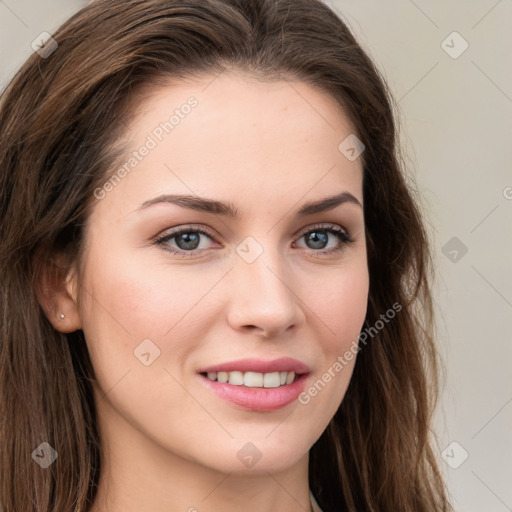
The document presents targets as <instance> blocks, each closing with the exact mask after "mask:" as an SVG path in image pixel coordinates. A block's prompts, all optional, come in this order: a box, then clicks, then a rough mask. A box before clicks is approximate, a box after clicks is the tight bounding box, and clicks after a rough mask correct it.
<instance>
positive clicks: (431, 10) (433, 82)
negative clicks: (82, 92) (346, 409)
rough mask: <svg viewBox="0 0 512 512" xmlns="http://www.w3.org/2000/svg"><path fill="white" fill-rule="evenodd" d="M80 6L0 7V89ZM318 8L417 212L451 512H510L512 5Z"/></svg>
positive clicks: (348, 2)
mask: <svg viewBox="0 0 512 512" xmlns="http://www.w3.org/2000/svg"><path fill="white" fill-rule="evenodd" d="M83 3H84V2H80V1H78V0H51V1H50V0H47V1H44V2H42V1H40V0H37V1H36V0H3V1H0V63H1V64H0V84H4V83H5V81H6V80H7V79H8V78H10V77H11V76H12V74H13V72H14V70H15V69H16V68H17V67H18V66H19V65H20V64H21V63H22V61H23V60H24V59H25V58H26V57H27V56H28V55H29V54H30V53H31V51H32V49H31V47H30V44H31V42H32V41H33V40H34V39H35V38H36V36H38V35H39V34H40V33H41V32H43V31H47V32H51V31H52V30H54V29H56V28H57V27H58V26H59V25H60V23H61V22H62V21H64V20H65V19H66V18H67V17H68V16H69V15H71V14H72V13H73V12H74V11H75V10H76V9H77V8H78V7H79V6H80V5H82V4H83ZM326 3H328V4H329V5H331V6H333V7H334V8H335V9H337V10H338V12H340V13H342V15H343V17H344V18H345V19H346V21H348V23H349V25H350V26H351V28H352V30H353V31H354V33H355V35H356V37H357V38H358V39H359V41H360V42H361V44H362V45H363V46H364V47H365V48H366V49H367V50H368V51H369V52H370V54H371V55H372V56H373V58H374V60H375V61H376V63H377V65H378V67H379V68H380V69H381V70H382V72H383V73H384V75H385V76H386V77H387V79H388V81H389V83H390V85H391V88H392V90H393V92H394V94H395V96H396V98H397V100H399V104H398V105H399V115H400V120H401V125H402V130H403V131H402V139H403V142H404V145H406V147H407V148H408V149H407V154H408V160H409V163H410V166H411V169H412V171H413V172H414V173H415V174H416V177H417V181H418V185H419V188H420V190H421V193H422V197H423V203H424V206H425V208H426V209H427V211H428V217H429V223H430V225H431V232H432V236H433V239H434V249H435V252H436V276H437V288H436V300H437V304H438V310H439V319H438V324H439V326H438V339H439V343H440V346H441V350H442V352H443V354H444V357H445V363H446V370H447V371H446V381H445V387H444V392H443V399H442V404H441V405H442V407H441V408H440V410H439V414H438V417H437V430H438V433H439V437H440V446H439V457H440V460H441V463H442V466H443V470H444V471H445V473H446V476H447V478H448V480H449V484H450V489H451V492H452V494H453V497H454V500H455V503H456V510H457V511H461V512H462V511H464V512H483V511H485V512H502V511H503V512H505V511H506V510H512V488H511V486H510V481H511V478H512V370H511V362H512V343H511V333H512V270H511V268H512V265H511V263H512V241H511V238H512V229H511V227H512V58H511V54H512V31H511V30H510V27H511V26H512V1H510V0H501V1H495V0H486V1H483V0H478V1H476V0H475V1H471V2H470V1H463V0H457V1H444V2H441V1H420V0H415V1H414V2H413V1H412V0H400V1H398V0H387V1H386V2H384V1H382V0H371V1H370V0H332V1H330V2H326ZM454 31H456V32H458V33H459V34H460V35H461V36H462V38H463V39H460V38H458V36H453V35H452V36H450V37H448V36H449V35H450V34H452V32H454ZM447 37H448V38H447ZM445 40H446V42H445V43H444V44H442V42H443V41H445ZM464 40H465V41H466V42H467V44H468V47H467V49H466V50H465V51H464V52H463V53H461V54H460V55H458V53H459V52H460V51H461V50H462V49H463V48H464V46H465V43H464ZM443 47H444V48H443ZM449 53H451V54H452V56H450V55H449ZM453 57H456V58H453ZM507 187H508V188H507ZM465 250H467V252H466V253H465V254H464V251H465ZM452 442H456V443H457V444H455V445H451V446H450V443H452ZM447 447H448V449H447V450H445V449H446V448H447ZM466 453H467V454H468V457H467V459H466V460H464V456H465V454H466ZM443 457H444V458H443Z"/></svg>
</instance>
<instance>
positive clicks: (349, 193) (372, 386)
mask: <svg viewBox="0 0 512 512" xmlns="http://www.w3.org/2000/svg"><path fill="white" fill-rule="evenodd" d="M0 126H1V131H0V148H1V150H0V151H1V153H0V154H1V157H0V162H1V165H0V168H1V173H0V176H1V177H0V179H1V182H0V185H1V187H0V189H1V196H0V197H1V200H0V207H1V211H2V223H1V230H2V231H1V235H2V247H1V252H0V254H1V265H0V268H1V271H2V275H1V281H2V290H3V293H2V315H3V317H2V325H1V329H2V336H1V345H0V346H1V362H0V365H1V369H0V376H1V386H0V390H1V391H0V393H1V401H0V403H1V407H2V418H3V421H2V430H1V436H2V438H1V439H2V459H3V460H2V462H3V463H2V464H1V478H0V482H1V483H0V486H1V487H0V488H1V494H0V503H1V506H2V510H3V511H4V512H13V511H19V510H23V511H32V510H33V511H45V512H46V511H54V512H57V511H58V512H63V511H90V512H93V511H102V512H110V511H117V510H122V511H123V512H131V511H135V510H137V511H140V510H145V511H148V512H160V511H169V510H173V511H174V510H189V511H194V510H198V511H217V510H223V511H230V510H233V511H234V510H240V509H241V508H243V509H244V510H246V511H248V512H249V511H256V510H257V511H262V510H269V511H270V510H280V511H296V510H305V511H307V510H315V511H318V510H323V511H324V512H327V511H341V510H347V511H354V512H355V511H363V510H372V511H391V510H392V511H413V510H414V511H447V510H451V508H450V505H449V503H448V500H447V497H446V491H445V488H444V484H443V481H442V478H441V475H440V472H439V469H438V466H437V459H436V455H435V453H434V451H433V448H432V446H433V444H432V439H431V438H430V422H431V415H432V411H433V407H434V403H435V398H436V394H437V364H438V363H437V355H436V350H435V345H434V343H433V339H432V325H433V324H432V321H433V319H432V298H431V293H430V288H429V282H428V279H427V277H428V272H429V269H430V265H431V260H430V255H429V248H428V243H427V237H426V234H425V230H424V227H423V224H422V220H421V216H420V212H419V208H418V206H417V205H416V203H415V201H414V197H413V194H414V192H413V190H412V188H411V186H410V185H408V184H407V183H406V179H405V178H404V175H403V173H402V170H401V168H400V165H399V159H398V156H397V155H398V148H397V147H396V142H397V141H396V129H395V124H394V119H393V115H392V108H391V96H390V94H389V93H388V90H387V87H386V85H385V82H384V80H383V79H382V78H381V77H380V75H379V73H378V72H377V70H376V68H375V67H374V65H373V64H372V62H371V61H370V59H369V58H368V57H367V55H366V54H365V53H364V52H363V50H362V49H361V47H360V46H359V45H358V44H357V42H356V41H355V39H354V37H353V36H352V35H351V33H350V32H349V30H348V28H347V27H346V25H345V24H344V23H343V22H342V21H341V20H340V19H339V18H338V17H337V16H336V15H335V14H334V13H333V12H332V11H331V10H329V9H328V8H327V7H326V6H325V5H323V4H322V3H321V2H319V1H317V0H207V1H198V0H166V1H162V0H136V1H133V2H126V1H123V0H97V1H93V2H92V3H90V4H89V5H88V6H87V7H85V8H84V9H82V10H81V11H80V12H79V13H78V14H76V15H75V16H73V17H72V18H71V19H70V20H68V21H67V22H66V23H65V24H64V25H63V26H62V27H61V28H60V29H59V30H58V31H57V32H56V33H55V34H54V35H53V38H52V39H51V40H50V41H49V42H48V43H47V44H46V45H45V46H44V47H43V48H40V49H39V50H38V52H37V53H35V54H34V55H32V56H31V57H30V58H29V59H28V61H27V62H26V63H25V65H24V66H23V67H22V68H21V70H20V71H19V72H18V74H17V75H16V76H15V77H14V79H13V80H12V82H11V83H10V84H9V85H8V87H7V88H6V90H5V91H4V92H3V95H2V98H1V104H0Z"/></svg>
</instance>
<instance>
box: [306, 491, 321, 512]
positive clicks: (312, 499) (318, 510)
mask: <svg viewBox="0 0 512 512" xmlns="http://www.w3.org/2000/svg"><path fill="white" fill-rule="evenodd" d="M309 501H310V502H311V508H312V509H313V512H323V510H322V509H321V508H320V506H319V505H318V503H317V502H316V500H315V497H314V496H313V493H312V492H311V490H310V491H309Z"/></svg>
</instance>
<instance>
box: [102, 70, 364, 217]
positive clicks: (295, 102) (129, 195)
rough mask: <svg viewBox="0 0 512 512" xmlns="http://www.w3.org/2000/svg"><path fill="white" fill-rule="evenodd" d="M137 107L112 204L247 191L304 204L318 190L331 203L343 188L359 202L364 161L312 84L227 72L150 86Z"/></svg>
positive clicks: (346, 127)
mask: <svg viewBox="0 0 512 512" xmlns="http://www.w3.org/2000/svg"><path fill="white" fill-rule="evenodd" d="M135 101H136V102H137V101H138V103H136V106H137V110H136V114H135V115H134V116H133V117H132V118H131V120H130V121H129V123H128V124H127V129H126V137H125V139H124V140H123V143H124V147H125V148H126V151H125V153H124V155H123V157H122V158H121V159H120V160H119V161H118V162H117V165H118V167H119V168H121V167H122V166H124V168H125V170H126V171H128V172H123V173H122V174H123V179H122V180H118V181H119V182H118V183H116V185H115V187H114V188H115V190H114V193H109V194H107V199H109V201H110V200H114V199H115V198H114V196H116V197H117V198H120V197H122V198H123V201H124V202H125V203H127V204H128V205H129V206H130V207H132V209H133V208H136V207H137V206H139V205H140V203H141V202H142V199H144V200H147V199H149V197H150V196H151V195H155V194H157V193H169V192H180V193H188V194H190V193H193V194H200V195H209V196H219V197H222V196H223V197H224V198H226V197H229V199H230V200H232V199H233V195H234V193H235V194H236V193H239V194H245V192H244V191H247V190H252V191H253V192H254V191H257V192H259V195H260V197H263V198H266V199H267V200H269V201H270V200H272V199H274V200H278V199H282V198H283V194H286V195H287V196H288V197H290V199H292V198H293V197H296V198H297V199H298V198H299V197H300V196H304V195H305V194H307V193H308V189H309V190H311V189H312V188H316V189H318V194H320V195H321V194H322V193H323V195H325V193H329V194H331V195H332V193H333V190H332V188H333V187H334V186H335V185H338V184H339V185H340V187H341V186H348V187H352V190H351V192H352V193H357V194H358V198H359V199H360V200H361V202H362V197H361V191H360V187H361V180H362V168H361V161H360V159H357V160H355V161H349V160H348V159H347V158H345V156H344V155H343V154H342V153H341V152H340V150H339V148H338V146H339V145H340V143H341V142H342V141H343V140H344V139H346V137H347V136H349V135H350V134H352V133H353V128H352V125H351V123H350V120H349V119H348V117H347V116H346V115H345V113H344V112H343V110H342V108H341V107H340V105H339V104H338V103H337V102H336V100H335V99H334V98H333V97H331V96H330V95H328V94H327V93H325V92H323V91H322V90H320V89H318V88H316V87H314V86H312V85H310V84H307V83H305V82H302V81H299V80H296V79H295V80H294V79H292V78H283V79H280V80H274V81H264V80H261V79H257V78H254V77H250V76H248V75H241V74H233V73H227V72H224V73H221V74H220V75H206V76H203V77H201V78H195V79H188V80H186V81H180V82H173V83H169V85H168V86H164V87H162V86H160V87H158V88H151V89H148V90H146V91H145V92H144V94H142V95H140V96H139V97H138V98H135ZM114 171H115V169H114ZM121 191H122V192H121ZM237 191H238V192H237ZM102 202H103V201H102ZM135 203H137V204H135Z"/></svg>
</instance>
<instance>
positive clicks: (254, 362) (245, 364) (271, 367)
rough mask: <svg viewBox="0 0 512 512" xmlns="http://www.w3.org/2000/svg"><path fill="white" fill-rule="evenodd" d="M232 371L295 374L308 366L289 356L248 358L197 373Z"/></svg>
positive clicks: (303, 371) (203, 369)
mask: <svg viewBox="0 0 512 512" xmlns="http://www.w3.org/2000/svg"><path fill="white" fill-rule="evenodd" d="M233 371H241V372H259V373H273V372H295V373H297V374H303V373H308V372H309V367H308V365H307V364H305V363H302V362H301V361H298V360H297V359H293V358H291V357H280V358H278V359H272V360H268V361H266V360H264V359H257V358H250V359H238V360H236V361H227V362H225V363H219V364H215V365H212V366H208V367H205V368H202V369H200V370H199V373H208V372H212V373H213V372H233Z"/></svg>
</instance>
